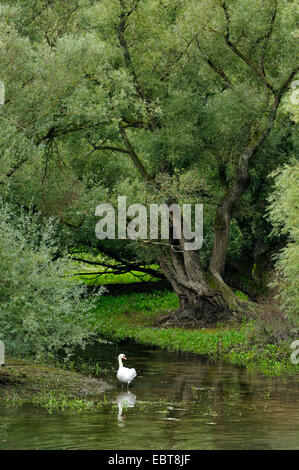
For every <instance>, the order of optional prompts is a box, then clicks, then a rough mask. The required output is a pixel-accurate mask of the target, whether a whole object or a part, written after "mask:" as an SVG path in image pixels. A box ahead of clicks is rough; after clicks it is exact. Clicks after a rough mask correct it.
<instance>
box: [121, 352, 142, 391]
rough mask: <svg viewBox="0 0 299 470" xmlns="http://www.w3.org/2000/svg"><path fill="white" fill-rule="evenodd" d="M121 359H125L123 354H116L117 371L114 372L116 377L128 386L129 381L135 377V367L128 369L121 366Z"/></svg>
mask: <svg viewBox="0 0 299 470" xmlns="http://www.w3.org/2000/svg"><path fill="white" fill-rule="evenodd" d="M123 359H125V360H127V358H126V356H125V354H119V356H118V365H119V367H118V371H117V374H116V378H117V379H118V380H119V381H120V382H122V383H124V384H127V385H128V387H129V385H130V383H131V382H132V380H134V379H135V377H136V375H137V373H136V370H135V369H128V367H124V366H123V361H122V360H123Z"/></svg>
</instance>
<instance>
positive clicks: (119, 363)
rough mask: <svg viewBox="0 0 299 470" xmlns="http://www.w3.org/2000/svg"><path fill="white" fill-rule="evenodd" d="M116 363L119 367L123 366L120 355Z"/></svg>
mask: <svg viewBox="0 0 299 470" xmlns="http://www.w3.org/2000/svg"><path fill="white" fill-rule="evenodd" d="M118 365H119V368H120V369H121V368H122V367H123V360H122V358H121V357H119V358H118Z"/></svg>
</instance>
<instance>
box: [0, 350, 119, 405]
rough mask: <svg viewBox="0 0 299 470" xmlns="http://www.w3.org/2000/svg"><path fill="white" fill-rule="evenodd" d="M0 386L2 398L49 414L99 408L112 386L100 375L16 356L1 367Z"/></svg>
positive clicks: (105, 401) (103, 403)
mask: <svg viewBox="0 0 299 470" xmlns="http://www.w3.org/2000/svg"><path fill="white" fill-rule="evenodd" d="M0 385H1V400H2V401H5V402H7V403H9V404H13V405H15V406H26V405H31V406H34V407H39V408H44V409H46V410H47V411H48V412H49V413H52V412H53V411H64V410H66V409H71V410H76V411H82V410H95V409H98V408H99V407H101V406H103V405H105V404H106V403H107V398H106V395H105V394H106V393H109V391H111V390H112V389H113V386H112V385H110V384H108V383H106V382H104V381H102V380H100V379H97V378H93V377H86V376H84V375H81V374H78V373H76V372H73V371H72V372H71V371H67V370H63V369H60V368H56V367H50V366H49V365H45V364H35V363H30V362H29V361H27V362H25V363H24V361H21V360H19V359H16V358H12V359H7V360H6V366H5V367H2V368H0Z"/></svg>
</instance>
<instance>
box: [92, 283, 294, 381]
mask: <svg viewBox="0 0 299 470" xmlns="http://www.w3.org/2000/svg"><path fill="white" fill-rule="evenodd" d="M177 307H178V298H177V296H176V294H175V293H173V292H168V291H155V292H153V293H147V294H139V293H138V294H123V295H118V296H106V297H102V298H101V299H100V300H99V302H98V305H97V308H96V311H95V313H94V328H95V330H96V331H98V332H99V333H100V334H101V335H103V336H104V337H105V338H106V339H108V340H112V341H116V342H120V341H124V340H134V341H136V342H137V343H140V344H148V345H155V346H159V347H162V348H167V349H169V350H172V351H188V352H193V353H196V354H200V355H206V356H208V357H210V358H212V359H216V358H222V359H224V360H225V361H227V362H230V363H232V364H235V365H238V366H246V367H248V368H251V369H259V370H261V371H263V372H264V373H267V374H271V375H279V374H281V373H282V372H296V371H297V372H298V371H299V366H298V365H297V366H295V365H293V364H292V363H291V361H290V353H291V350H290V345H289V344H288V343H282V344H281V345H279V346H278V345H273V344H266V345H265V346H262V344H261V343H260V342H259V338H258V337H257V335H256V332H255V328H254V321H250V322H246V323H243V324H236V325H233V326H230V327H228V326H223V325H222V326H221V325H219V326H218V327H217V328H215V329H198V330H196V329H195V330H194V329H193V330H191V329H183V328H167V329H166V328H160V327H154V326H153V324H154V320H155V319H156V318H157V316H159V315H161V314H163V313H167V312H169V311H171V310H175V309H176V308H177Z"/></svg>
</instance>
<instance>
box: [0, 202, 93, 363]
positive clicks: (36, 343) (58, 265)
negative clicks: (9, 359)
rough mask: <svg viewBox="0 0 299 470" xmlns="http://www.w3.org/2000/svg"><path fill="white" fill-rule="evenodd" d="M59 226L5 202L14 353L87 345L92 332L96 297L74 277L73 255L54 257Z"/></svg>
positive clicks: (6, 316) (4, 312)
mask: <svg viewBox="0 0 299 470" xmlns="http://www.w3.org/2000/svg"><path fill="white" fill-rule="evenodd" d="M53 239H55V227H54V226H53V224H52V223H51V222H48V223H47V224H46V225H45V226H44V227H43V228H42V231H41V227H40V225H39V224H38V221H37V218H36V217H34V216H32V215H28V214H27V215H26V214H24V213H21V214H18V215H17V214H16V210H15V208H11V207H9V206H8V205H5V204H1V206H0V277H1V283H0V315H1V330H0V335H1V338H2V339H3V340H4V341H5V345H6V348H7V351H8V353H9V354H11V355H15V356H22V355H25V356H28V355H33V356H35V357H38V358H42V357H45V356H47V357H49V356H51V355H53V354H55V353H57V351H58V350H60V349H62V348H64V349H65V350H67V348H68V347H69V346H74V345H81V346H82V345H84V342H85V340H86V339H87V338H88V336H89V335H90V333H91V328H90V310H91V308H92V305H93V301H92V299H90V298H89V299H88V301H87V300H86V299H85V300H84V299H82V294H84V289H83V288H82V287H80V286H78V285H77V283H74V281H71V280H70V278H69V277H66V274H67V273H69V272H70V260H69V258H68V257H67V256H60V257H59V258H58V259H56V260H55V255H56V252H57V246H56V245H55V242H54V241H53Z"/></svg>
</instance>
